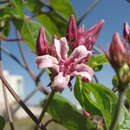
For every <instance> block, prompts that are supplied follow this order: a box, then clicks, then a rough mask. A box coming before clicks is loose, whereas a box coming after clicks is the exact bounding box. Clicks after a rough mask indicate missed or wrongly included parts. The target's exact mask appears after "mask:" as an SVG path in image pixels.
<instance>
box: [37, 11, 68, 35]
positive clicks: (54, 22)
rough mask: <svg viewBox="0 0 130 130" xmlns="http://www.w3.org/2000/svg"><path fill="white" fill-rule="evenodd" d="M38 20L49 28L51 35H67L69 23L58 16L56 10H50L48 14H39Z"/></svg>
mask: <svg viewBox="0 0 130 130" xmlns="http://www.w3.org/2000/svg"><path fill="white" fill-rule="evenodd" d="M37 19H38V21H39V22H40V23H41V24H42V25H43V26H44V27H45V28H47V29H48V31H49V32H50V33H51V35H56V36H58V37H63V36H65V33H66V29H67V24H66V22H65V21H63V20H62V19H60V18H59V17H57V16H56V14H55V13H54V12H49V13H48V15H46V14H42V15H39V16H37Z"/></svg>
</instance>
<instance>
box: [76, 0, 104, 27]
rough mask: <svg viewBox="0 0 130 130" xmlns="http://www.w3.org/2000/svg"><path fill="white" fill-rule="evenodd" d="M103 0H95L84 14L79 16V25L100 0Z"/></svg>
mask: <svg viewBox="0 0 130 130" xmlns="http://www.w3.org/2000/svg"><path fill="white" fill-rule="evenodd" d="M100 1H101V0H95V1H94V2H93V3H92V4H91V5H90V7H89V8H87V10H86V11H85V12H84V13H83V15H82V16H81V17H80V18H79V20H78V22H77V25H78V26H79V25H80V23H81V22H82V21H83V20H84V19H85V17H86V16H87V15H88V14H89V13H90V12H91V11H92V10H93V9H94V8H95V7H96V6H97V4H98V3H99V2H100Z"/></svg>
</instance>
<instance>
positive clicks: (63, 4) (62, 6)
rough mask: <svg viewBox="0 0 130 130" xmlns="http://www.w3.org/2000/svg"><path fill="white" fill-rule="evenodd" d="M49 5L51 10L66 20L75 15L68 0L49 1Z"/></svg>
mask: <svg viewBox="0 0 130 130" xmlns="http://www.w3.org/2000/svg"><path fill="white" fill-rule="evenodd" d="M49 3H50V5H51V7H53V9H55V10H56V11H58V12H60V13H61V14H62V15H63V16H64V17H66V18H69V17H70V15H72V14H73V15H75V12H74V9H73V7H72V5H71V3H70V1H69V0H49Z"/></svg>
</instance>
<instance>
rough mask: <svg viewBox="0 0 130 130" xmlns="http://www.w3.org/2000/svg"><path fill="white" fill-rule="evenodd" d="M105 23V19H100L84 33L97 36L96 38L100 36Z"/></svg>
mask: <svg viewBox="0 0 130 130" xmlns="http://www.w3.org/2000/svg"><path fill="white" fill-rule="evenodd" d="M103 25H104V20H101V21H99V22H98V23H97V24H95V25H94V26H92V27H91V28H90V29H89V30H88V31H87V32H85V33H84V35H86V36H87V35H88V34H89V35H90V34H91V35H92V36H93V37H95V39H96V38H97V37H98V35H99V33H100V31H101V29H102V27H103Z"/></svg>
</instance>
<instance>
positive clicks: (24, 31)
mask: <svg viewBox="0 0 130 130" xmlns="http://www.w3.org/2000/svg"><path fill="white" fill-rule="evenodd" d="M14 25H15V26H16V28H17V29H18V30H19V32H20V34H21V37H22V38H23V40H24V41H25V43H26V44H27V45H28V46H29V47H30V48H31V49H32V50H33V51H35V43H36V40H37V36H38V32H39V28H40V27H41V26H42V25H41V24H39V23H38V22H35V21H31V20H30V21H23V20H15V21H14ZM46 33H47V37H48V38H49V37H50V36H49V34H48V32H47V30H46Z"/></svg>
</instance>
